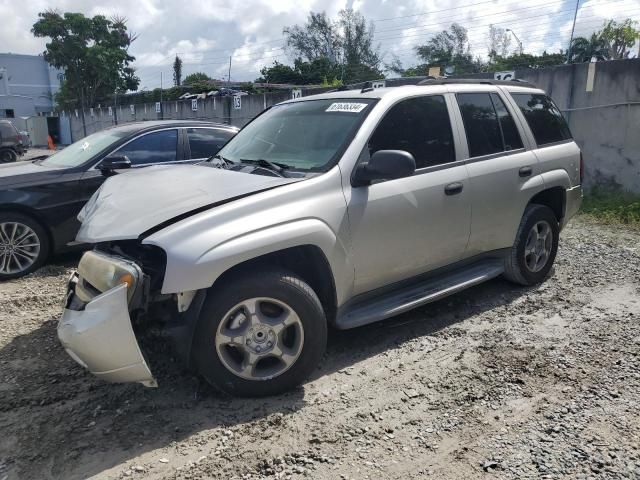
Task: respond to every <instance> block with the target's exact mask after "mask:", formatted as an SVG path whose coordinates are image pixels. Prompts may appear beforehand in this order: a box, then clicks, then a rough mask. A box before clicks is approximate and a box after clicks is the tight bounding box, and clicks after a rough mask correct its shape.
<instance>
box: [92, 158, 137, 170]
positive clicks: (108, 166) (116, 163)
mask: <svg viewBox="0 0 640 480" xmlns="http://www.w3.org/2000/svg"><path fill="white" fill-rule="evenodd" d="M96 168H97V169H98V170H101V171H102V174H103V175H110V174H112V173H113V172H114V170H122V169H124V168H131V160H129V157H127V156H126V155H111V156H109V157H107V158H105V159H104V160H102V161H101V162H100V163H99V164H98V166H97V167H96Z"/></svg>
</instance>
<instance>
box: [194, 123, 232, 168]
mask: <svg viewBox="0 0 640 480" xmlns="http://www.w3.org/2000/svg"><path fill="white" fill-rule="evenodd" d="M186 132H187V142H186V146H187V152H186V155H185V157H186V158H188V159H189V161H190V162H193V163H196V162H201V161H204V160H206V159H207V158H209V157H211V156H213V155H215V154H216V153H218V151H219V150H220V149H221V148H222V147H223V146H224V144H225V143H227V142H228V141H229V140H230V139H231V138H232V137H233V136H234V135H235V131H233V130H227V129H223V128H211V127H192V128H187V129H186Z"/></svg>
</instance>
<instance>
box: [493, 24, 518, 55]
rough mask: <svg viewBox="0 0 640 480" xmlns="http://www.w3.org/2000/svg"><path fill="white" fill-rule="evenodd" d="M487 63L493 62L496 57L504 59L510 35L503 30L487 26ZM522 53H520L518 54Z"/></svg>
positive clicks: (507, 52)
mask: <svg viewBox="0 0 640 480" xmlns="http://www.w3.org/2000/svg"><path fill="white" fill-rule="evenodd" d="M488 37H489V38H488V40H489V45H488V49H489V61H490V62H493V61H494V59H495V58H496V57H498V56H500V57H506V56H507V55H508V54H509V47H510V46H511V35H509V32H507V31H506V30H505V29H504V28H499V27H494V26H493V25H489V35H488ZM520 53H522V52H520Z"/></svg>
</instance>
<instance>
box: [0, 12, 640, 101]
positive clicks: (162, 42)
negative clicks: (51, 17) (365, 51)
mask: <svg viewBox="0 0 640 480" xmlns="http://www.w3.org/2000/svg"><path fill="white" fill-rule="evenodd" d="M575 7H576V0H528V1H522V0H244V1H243V0H240V1H238V0H180V1H175V0H173V1H172V0H93V1H87V0H46V1H44V0H29V1H28V2H17V1H15V0H0V18H1V19H2V21H3V25H2V28H1V29H0V53H6V52H12V53H22V54H39V53H42V52H43V51H44V48H45V43H46V40H45V39H38V38H34V37H33V35H32V34H31V32H30V30H31V26H32V25H33V23H34V22H35V21H36V20H37V17H38V12H41V11H44V10H46V9H49V8H55V9H58V10H60V11H62V12H64V11H73V12H82V13H84V14H85V15H91V16H93V15H98V14H101V15H106V16H111V15H120V16H124V17H126V18H127V19H128V26H129V29H130V30H132V31H133V32H135V33H136V34H138V39H137V40H136V41H135V42H134V43H133V45H132V46H131V49H130V52H131V54H132V55H134V56H135V57H136V61H135V63H134V67H135V68H136V69H137V74H138V76H139V77H140V79H141V83H140V88H141V89H149V90H150V89H153V88H156V87H159V86H160V82H161V76H162V80H163V85H164V86H167V85H170V84H171V83H172V67H171V65H172V62H173V59H174V57H175V55H176V54H178V55H179V56H180V57H181V58H182V59H183V62H184V66H183V76H184V75H186V74H188V73H192V72H196V71H202V72H205V73H206V74H208V75H209V76H211V77H212V78H219V79H226V78H227V75H228V69H229V57H230V56H231V57H232V61H231V80H232V81H241V80H242V81H244V80H254V79H255V78H257V77H259V76H260V69H261V68H262V67H264V66H268V65H271V64H273V62H274V61H278V62H281V63H291V60H292V59H291V56H290V54H289V53H288V52H287V51H286V50H285V49H284V42H283V35H282V29H283V28H284V27H286V26H291V25H296V24H303V23H304V22H305V20H306V18H307V16H308V14H309V12H311V11H313V12H321V11H324V12H326V13H327V15H329V16H330V17H332V18H336V17H337V14H338V12H339V11H340V10H341V9H344V8H353V9H354V10H357V11H359V12H361V13H362V14H363V15H364V16H365V18H366V19H367V20H369V21H371V22H373V26H374V28H375V37H374V38H375V43H376V45H377V46H378V48H379V51H380V54H381V55H382V58H383V62H386V63H390V62H391V61H392V60H393V58H394V57H397V58H399V59H400V61H401V62H402V64H403V66H405V67H409V66H412V65H415V64H416V63H417V60H416V56H415V51H414V47H415V46H416V45H420V44H423V43H425V42H426V41H428V40H429V38H431V37H432V36H433V35H434V34H436V33H437V32H439V31H441V30H443V29H446V28H448V26H449V25H450V24H451V23H452V22H457V23H459V24H461V25H462V26H464V27H466V28H467V29H468V34H469V40H470V43H471V45H472V52H473V54H474V55H479V56H486V53H487V45H488V39H487V34H488V30H489V25H491V24H493V25H495V26H496V27H501V28H505V29H506V28H509V29H511V30H512V31H513V33H514V34H515V35H516V36H517V37H518V38H519V39H520V41H522V44H523V48H524V51H525V52H527V53H541V52H542V51H543V50H545V49H546V50H547V51H549V52H553V51H558V50H559V49H560V48H563V49H566V48H567V45H568V43H569V38H570V34H571V26H572V23H573V16H574V11H575ZM627 17H631V18H633V19H636V20H640V0H579V8H578V16H577V21H576V35H585V36H586V35H589V34H590V33H591V32H593V31H594V30H597V29H598V28H600V27H601V26H602V23H603V21H604V20H605V19H609V18H614V19H617V20H623V19H624V18H627ZM517 46H518V45H517V42H516V41H515V39H514V40H513V41H512V43H511V49H513V50H515V49H516V48H517ZM636 51H637V46H636ZM161 74H162V75H161Z"/></svg>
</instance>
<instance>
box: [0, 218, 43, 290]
mask: <svg viewBox="0 0 640 480" xmlns="http://www.w3.org/2000/svg"><path fill="white" fill-rule="evenodd" d="M49 248H50V246H49V237H48V235H47V232H46V231H45V230H44V228H42V226H41V225H40V224H39V223H38V222H36V221H35V220H33V219H32V218H31V217H28V216H26V215H22V214H20V213H12V212H0V280H9V279H12V278H18V277H21V276H23V275H26V274H27V273H31V272H33V271H34V270H36V269H37V268H39V267H40V266H41V265H42V264H43V263H44V262H45V260H46V259H47V257H48V255H49Z"/></svg>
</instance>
